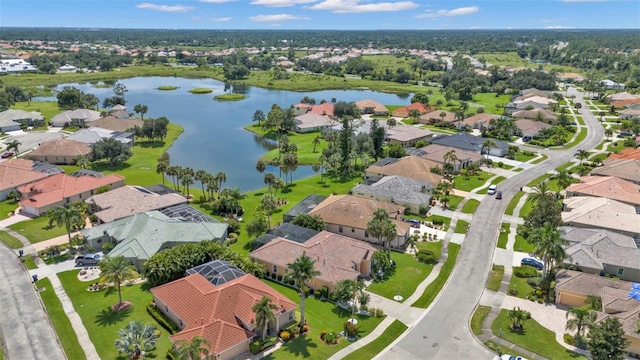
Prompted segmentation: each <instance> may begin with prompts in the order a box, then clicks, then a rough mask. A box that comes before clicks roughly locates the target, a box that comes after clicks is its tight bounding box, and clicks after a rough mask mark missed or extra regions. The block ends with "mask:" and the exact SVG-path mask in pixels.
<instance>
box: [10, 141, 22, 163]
mask: <svg viewBox="0 0 640 360" xmlns="http://www.w3.org/2000/svg"><path fill="white" fill-rule="evenodd" d="M20 145H22V143H21V142H20V141H18V140H12V141H9V142H8V143H7V151H11V150H14V152H15V157H16V159H17V158H18V153H19V152H20V151H19V147H20Z"/></svg>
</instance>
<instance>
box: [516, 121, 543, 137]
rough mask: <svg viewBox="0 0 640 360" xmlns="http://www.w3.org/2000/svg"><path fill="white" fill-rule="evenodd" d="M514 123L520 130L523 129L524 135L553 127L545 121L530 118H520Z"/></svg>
mask: <svg viewBox="0 0 640 360" xmlns="http://www.w3.org/2000/svg"><path fill="white" fill-rule="evenodd" d="M514 124H515V125H516V127H517V128H518V129H520V131H522V134H523V135H525V136H526V135H530V136H533V135H536V134H538V133H539V132H540V131H542V130H543V129H548V128H550V127H551V125H550V124H547V123H546V122H544V121H536V120H530V119H518V120H516V121H514Z"/></svg>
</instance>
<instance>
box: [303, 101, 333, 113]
mask: <svg viewBox="0 0 640 360" xmlns="http://www.w3.org/2000/svg"><path fill="white" fill-rule="evenodd" d="M309 112H310V113H312V114H318V115H327V116H333V104H332V103H329V102H326V103H324V104H317V105H312V106H311V110H309Z"/></svg>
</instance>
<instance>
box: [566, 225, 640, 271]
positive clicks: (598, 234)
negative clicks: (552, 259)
mask: <svg viewBox="0 0 640 360" xmlns="http://www.w3.org/2000/svg"><path fill="white" fill-rule="evenodd" d="M560 230H561V231H562V232H563V234H562V238H563V239H565V240H567V241H568V242H569V246H567V247H566V249H565V253H566V254H567V257H566V258H565V260H564V264H565V265H567V266H571V265H573V266H576V267H578V268H579V269H580V270H581V271H583V272H585V273H589V274H594V275H610V276H616V277H618V278H620V279H622V280H627V281H634V282H640V249H638V246H637V245H636V242H635V240H634V239H633V238H632V237H630V236H626V235H622V234H618V233H616V232H613V231H607V230H602V229H584V228H575V227H570V226H563V227H561V228H560Z"/></svg>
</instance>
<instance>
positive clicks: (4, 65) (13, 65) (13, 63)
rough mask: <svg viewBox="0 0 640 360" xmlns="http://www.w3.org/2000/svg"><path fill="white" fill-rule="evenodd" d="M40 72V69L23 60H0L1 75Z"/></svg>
mask: <svg viewBox="0 0 640 360" xmlns="http://www.w3.org/2000/svg"><path fill="white" fill-rule="evenodd" d="M27 71H38V69H37V68H36V67H35V66H33V65H31V63H28V62H26V61H24V60H23V59H0V74H3V73H5V74H6V73H19V72H27Z"/></svg>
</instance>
